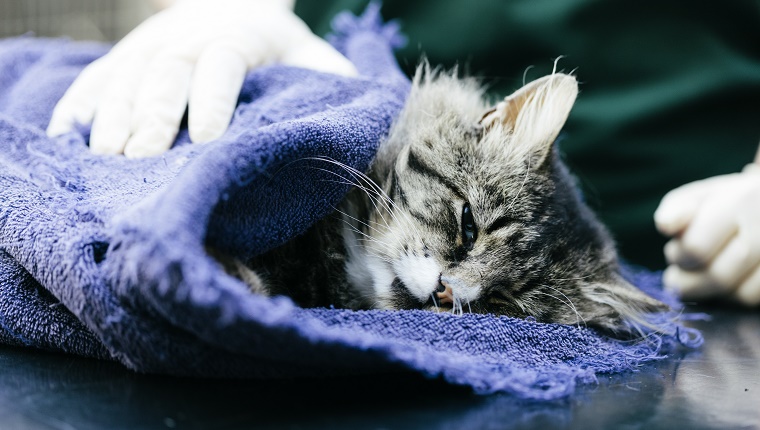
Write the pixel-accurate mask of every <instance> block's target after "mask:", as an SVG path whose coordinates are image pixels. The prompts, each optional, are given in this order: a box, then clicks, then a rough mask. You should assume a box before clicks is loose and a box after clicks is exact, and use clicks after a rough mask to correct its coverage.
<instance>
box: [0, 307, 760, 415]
mask: <svg viewBox="0 0 760 430" xmlns="http://www.w3.org/2000/svg"><path fill="white" fill-rule="evenodd" d="M697 310H699V311H706V312H708V313H710V314H711V315H712V319H711V320H710V321H698V322H694V323H692V325H693V326H695V327H697V328H699V329H701V330H702V331H703V334H704V336H705V345H704V346H703V347H702V348H701V349H700V350H698V351H692V352H685V353H681V354H679V355H678V356H674V357H671V358H668V359H666V360H662V361H658V362H656V363H653V364H650V365H647V366H645V367H642V368H640V369H638V370H637V371H635V372H628V373H625V374H622V375H615V376H608V375H600V376H599V383H598V384H594V385H586V386H583V387H581V388H579V389H578V391H577V393H576V395H574V396H573V397H571V398H569V399H564V400H561V401H555V402H550V403H536V402H527V401H520V400H516V399H514V398H512V397H510V396H506V395H492V396H478V395H474V394H472V393H470V391H469V390H467V389H463V388H461V387H452V386H449V385H447V384H445V383H443V382H441V381H429V380H424V379H423V378H421V377H419V376H416V375H412V374H392V375H375V376H372V377H361V378H344V379H323V380H288V381H246V380H199V379H188V378H173V377H166V376H156V375H140V374H135V373H133V372H131V371H129V370H126V369H124V368H123V367H121V366H120V365H118V364H116V363H110V362H101V361H96V360H89V359H83V358H78V357H72V356H67V355H59V354H50V353H44V352H39V351H35V350H29V349H20V348H11V347H6V346H0V429H153V428H157V429H161V428H176V429H207V428H208V429H228V428H229V429H234V428H294V429H301V428H330V429H335V428H338V429H339V428H346V429H349V428H350V429H360V428H374V429H379V428H388V429H393V428H441V429H449V428H450V429H462V428H467V429H477V428H487V429H501V428H524V429H529V428H542V429H544V428H568V429H573V428H583V429H594V428H625V429H633V428H647V429H659V428H662V429H666V428H667V429H670V428H679V429H681V428H683V429H742V428H749V429H760V312H758V311H754V312H752V311H746V310H738V309H726V308H708V309H697Z"/></svg>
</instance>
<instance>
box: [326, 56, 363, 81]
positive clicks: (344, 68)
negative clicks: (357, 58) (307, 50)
mask: <svg viewBox="0 0 760 430" xmlns="http://www.w3.org/2000/svg"><path fill="white" fill-rule="evenodd" d="M338 60H340V61H333V62H331V63H329V64H327V65H325V70H324V71H326V72H331V73H335V74H336V75H341V76H346V77H349V78H355V77H357V76H359V70H357V69H356V66H354V64H353V63H352V62H350V61H348V60H346V59H345V58H339V59H338Z"/></svg>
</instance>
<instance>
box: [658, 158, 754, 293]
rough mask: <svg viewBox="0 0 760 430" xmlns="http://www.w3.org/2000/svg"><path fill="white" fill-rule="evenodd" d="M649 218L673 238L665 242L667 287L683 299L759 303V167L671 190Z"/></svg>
mask: <svg viewBox="0 0 760 430" xmlns="http://www.w3.org/2000/svg"><path fill="white" fill-rule="evenodd" d="M654 218H655V223H656V225H657V228H658V229H659V230H660V232H662V233H663V234H665V235H668V236H672V237H673V239H671V240H670V241H669V242H668V243H667V244H666V245H665V256H666V258H667V260H668V263H669V264H670V266H668V268H667V269H666V270H665V273H664V278H663V282H664V284H665V287H666V288H670V289H672V290H675V291H676V292H678V293H679V294H680V295H681V296H682V297H683V298H684V299H687V300H702V299H710V298H719V297H723V298H728V299H730V300H735V301H738V302H739V303H742V304H745V305H748V306H757V305H759V304H760V165H757V164H750V165H748V166H747V167H746V168H745V169H744V170H743V171H742V172H741V173H734V174H730V175H722V176H716V177H713V178H709V179H705V180H702V181H697V182H692V183H690V184H687V185H684V186H682V187H680V188H676V189H675V190H673V191H671V192H669V193H668V194H666V195H665V197H664V198H663V199H662V202H661V203H660V206H659V207H658V208H657V211H656V212H655V214H654Z"/></svg>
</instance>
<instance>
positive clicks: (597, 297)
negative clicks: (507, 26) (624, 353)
mask: <svg viewBox="0 0 760 430" xmlns="http://www.w3.org/2000/svg"><path fill="white" fill-rule="evenodd" d="M583 290H584V291H583V293H582V294H583V295H584V296H585V298H586V299H587V300H586V302H585V303H583V304H582V305H581V306H580V307H581V309H579V310H580V312H581V314H582V316H583V318H584V320H585V322H586V324H587V325H588V326H590V327H594V328H597V329H600V330H601V331H603V332H606V333H608V334H612V335H614V336H616V337H620V336H626V335H627V336H637V335H640V334H641V332H640V330H641V329H648V330H655V331H656V330H658V329H659V327H656V326H655V324H654V323H652V318H647V316H648V315H650V314H654V313H661V312H666V311H668V310H669V309H670V308H669V307H668V306H667V305H666V304H664V303H662V302H660V301H659V300H656V299H654V298H652V297H650V296H648V295H647V294H646V293H644V292H643V291H641V290H640V289H638V288H636V287H635V286H633V285H631V284H630V283H629V282H628V281H626V280H624V279H623V278H622V277H620V276H619V275H616V276H615V277H614V278H613V279H611V280H610V281H608V282H605V283H603V284H597V283H592V284H590V285H587V286H586V287H585V288H584V289H583Z"/></svg>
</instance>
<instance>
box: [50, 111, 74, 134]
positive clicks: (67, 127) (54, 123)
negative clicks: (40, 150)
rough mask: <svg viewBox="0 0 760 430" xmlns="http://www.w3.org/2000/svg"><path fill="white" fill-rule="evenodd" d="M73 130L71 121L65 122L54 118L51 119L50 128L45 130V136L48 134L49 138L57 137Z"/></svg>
mask: <svg viewBox="0 0 760 430" xmlns="http://www.w3.org/2000/svg"><path fill="white" fill-rule="evenodd" d="M72 130H73V128H72V127H71V122H70V121H65V120H62V119H60V118H56V117H55V116H54V117H53V118H51V119H50V124H48V127H47V129H46V130H45V134H47V136H48V137H57V136H61V135H63V134H66V133H69V132H70V131H72Z"/></svg>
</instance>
